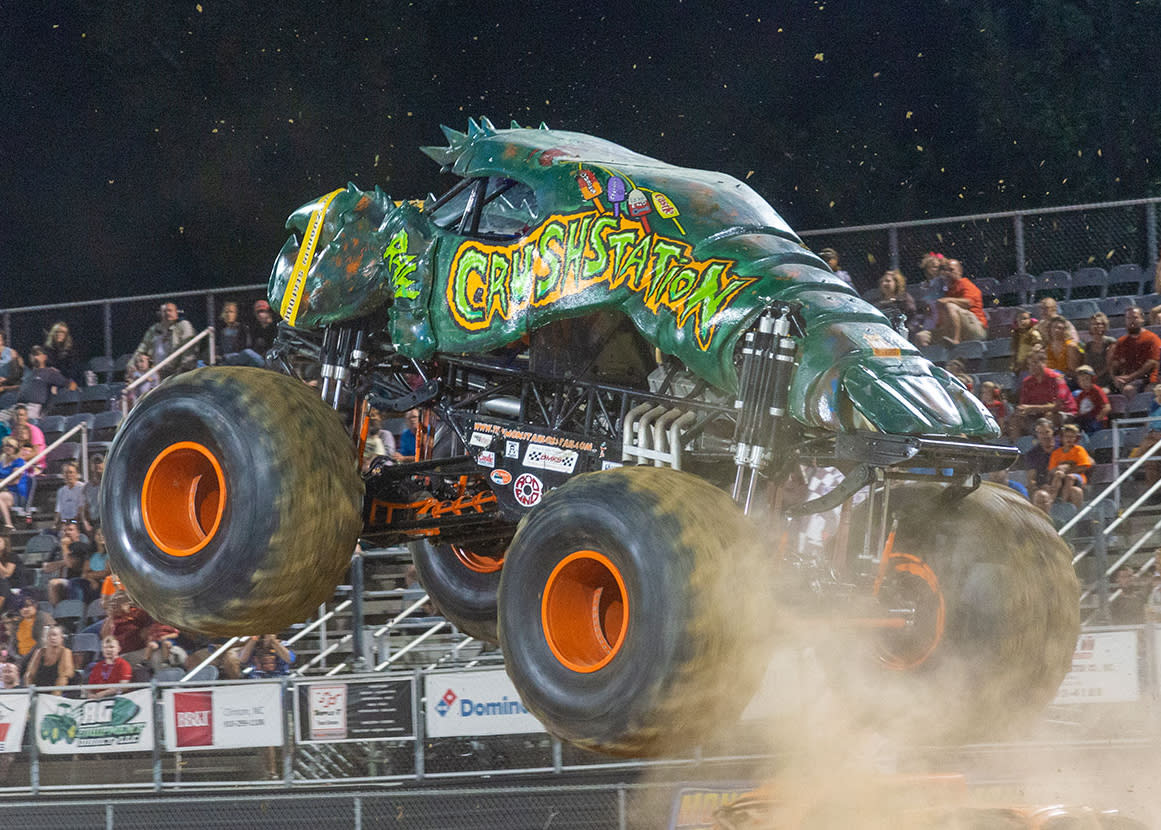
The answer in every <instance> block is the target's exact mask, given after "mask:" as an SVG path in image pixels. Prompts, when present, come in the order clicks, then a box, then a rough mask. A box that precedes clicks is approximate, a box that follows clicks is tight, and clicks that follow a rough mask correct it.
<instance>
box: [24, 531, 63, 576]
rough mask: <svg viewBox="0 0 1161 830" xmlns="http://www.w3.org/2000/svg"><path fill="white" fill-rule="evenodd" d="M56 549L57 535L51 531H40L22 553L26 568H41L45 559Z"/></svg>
mask: <svg viewBox="0 0 1161 830" xmlns="http://www.w3.org/2000/svg"><path fill="white" fill-rule="evenodd" d="M54 550H56V537H55V536H53V535H52V534H50V533H39V534H37V535H36V536H33V537H32V538H31V539H29V540H28V542H27V543H26V544H25V546H24V552H23V553H21V554H20V561H21V562H23V563H24V566H25V567H26V568H39V567H40V566H41V565H43V564H44V561H45V560H46V559H48V557H49V556H51V555H52V552H53V551H54Z"/></svg>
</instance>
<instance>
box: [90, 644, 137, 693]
mask: <svg viewBox="0 0 1161 830" xmlns="http://www.w3.org/2000/svg"><path fill="white" fill-rule="evenodd" d="M101 656H102V659H101V660H98V661H97V663H96V664H95V665H94V666H93V668H92V669H90V670H89V676H88V678H86V680H85V685H86V686H91V687H92V688H89V689H86V690H85V697H87V698H90V699H97V698H102V697H109V696H111V695H115V694H117V692H118V691H120V690H119V689H118V688H117V686H98V685H97V684H100V683H116V684H118V685H122V684H125V683H128V682H129V681H130V680H131V679H132V678H133V667H132V666H130V665H129V662H128V661H127V660H125V658H123V657H122V656H121V644H120V643H118V642H117V638H116V637H105V638H104V639H103V640H101Z"/></svg>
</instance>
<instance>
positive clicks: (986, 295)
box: [975, 277, 1000, 308]
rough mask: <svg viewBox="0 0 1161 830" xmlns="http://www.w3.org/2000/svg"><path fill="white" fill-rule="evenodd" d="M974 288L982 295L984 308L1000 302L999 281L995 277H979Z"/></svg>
mask: <svg viewBox="0 0 1161 830" xmlns="http://www.w3.org/2000/svg"><path fill="white" fill-rule="evenodd" d="M975 282H976V288H978V289H979V290H980V294H981V295H983V299H984V308H988V307H990V306H993V305H996V304H997V303H998V302H1000V281H999V280H998V279H996V278H995V277H980V278H979V279H977V280H976V281H975Z"/></svg>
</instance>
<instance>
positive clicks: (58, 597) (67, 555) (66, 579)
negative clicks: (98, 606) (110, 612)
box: [41, 520, 93, 605]
mask: <svg viewBox="0 0 1161 830" xmlns="http://www.w3.org/2000/svg"><path fill="white" fill-rule="evenodd" d="M92 552H93V548H92V545H90V544H89V542H88V541H86V540H84V539H82V538H81V528H80V526H79V525H78V524H77V523H76V521H75V520H74V521H71V522H65V523H64V524H63V525H61V528H60V531H59V534H58V541H57V546H56V549H55V550H54V551H53V552H52V555H51V556H50V557H49V559H48V561H47V562H45V563H44V566H43V567H42V569H41V570H43V571H44V575H45V577H47V578H49V583H48V601H49V602H51V603H52V604H53V605H56V604H57V603H59V602H62V601H63V600H65V599H69V598H70V593H71V592H70V587H71V584H72V582H73V581H74V580H80V579H82V578H83V576H84V573H85V570H86V568H87V567H88V562H89V555H90V554H91V553H92ZM72 598H74V599H80V597H72Z"/></svg>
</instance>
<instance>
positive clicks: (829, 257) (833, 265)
mask: <svg viewBox="0 0 1161 830" xmlns="http://www.w3.org/2000/svg"><path fill="white" fill-rule="evenodd" d="M818 256H819V258H820V259H821V260H822V261H823V262H825V263H826V264H827V265H829V266H830V270H832V271H834V275H835V276H836V277H838V278H839V279H840V280H842V281H843V282H845V283H846V284H847V285H849V286H851V287H852V288H853V287H854V285H855V284H854V283H853V282H851V275H850V274H848V273H847V272H846V271H844V270H843V269H842V268H841V267H840V266H839V255H838V251H836V250H835V249H834V248H823V249H822V250H821V251H819V252H818Z"/></svg>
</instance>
